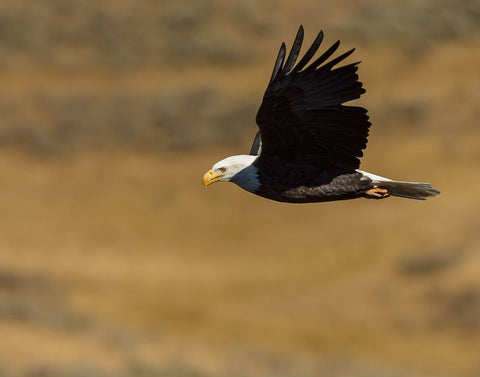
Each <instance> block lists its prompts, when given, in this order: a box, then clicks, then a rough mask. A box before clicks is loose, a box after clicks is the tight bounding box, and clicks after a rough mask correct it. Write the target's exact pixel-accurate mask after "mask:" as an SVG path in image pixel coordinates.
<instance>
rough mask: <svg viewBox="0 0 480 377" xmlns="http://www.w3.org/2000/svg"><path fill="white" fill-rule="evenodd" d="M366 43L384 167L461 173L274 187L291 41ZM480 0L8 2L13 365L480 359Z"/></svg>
mask: <svg viewBox="0 0 480 377" xmlns="http://www.w3.org/2000/svg"><path fill="white" fill-rule="evenodd" d="M300 23H302V24H303V25H304V27H305V29H306V40H307V43H308V42H309V41H310V40H313V38H314V36H315V34H316V32H317V31H318V30H319V29H320V28H323V29H324V30H325V32H326V39H327V43H330V42H334V41H335V40H336V38H341V39H342V42H343V45H342V46H343V48H344V49H347V48H351V47H354V46H356V47H357V51H356V52H355V55H354V58H352V59H358V60H362V64H361V67H360V77H361V80H362V81H363V82H364V84H365V87H366V89H367V94H366V95H365V96H364V97H363V98H362V99H361V100H360V101H359V103H360V104H361V105H364V106H366V107H368V109H369V111H370V112H369V113H370V116H371V118H372V122H373V128H372V131H371V135H370V138H369V148H368V150H367V152H366V154H365V157H364V159H363V162H362V168H363V169H364V170H367V171H371V172H374V173H377V174H381V175H385V176H388V177H392V178H398V179H405V180H425V181H429V182H431V183H432V184H433V186H434V187H435V188H438V189H440V190H441V191H442V195H441V196H439V197H438V198H435V199H431V200H428V201H427V202H417V201H408V200H402V199H397V198H392V199H389V200H384V201H367V200H357V201H347V202H338V203H327V204H317V205H287V204H280V203H274V202H270V201H267V200H264V199H261V198H258V197H255V196H253V195H251V194H248V193H246V192H243V191H241V190H240V189H239V188H237V187H235V186H234V185H232V184H230V185H227V184H222V185H215V186H213V187H212V188H211V189H210V188H209V189H208V190H205V189H204V188H203V187H202V186H201V176H202V174H203V172H204V171H205V170H206V169H208V168H209V167H210V166H211V165H212V164H213V163H214V162H215V161H217V160H219V159H221V158H223V157H225V156H227V155H231V154H237V153H244V152H245V151H246V150H248V148H249V146H250V145H249V143H250V139H251V138H252V137H253V134H254V132H255V125H254V123H253V120H254V117H255V112H256V108H257V106H258V105H259V101H260V98H261V95H262V93H263V90H264V88H265V85H266V81H267V79H268V77H269V74H270V71H271V68H272V67H271V65H272V63H273V59H274V57H275V56H276V53H277V48H278V47H279V45H280V43H281V41H283V40H286V42H287V43H289V44H290V43H291V42H292V39H293V37H294V34H295V32H296V29H297V27H298V25H299V24H300ZM478 25H480V5H479V4H478V2H476V1H473V0H471V1H468V0H464V1H460V2H459V1H447V0H444V1H438V2H428V1H413V0H412V1H403V2H400V1H392V2H389V3H388V4H387V3H385V2H381V1H379V0H378V1H377V0H369V1H366V0H365V1H358V2H356V1H353V0H341V1H337V2H335V4H334V5H333V4H332V3H331V2H326V1H325V2H324V1H319V2H315V4H313V2H308V1H297V2H295V3H292V2H287V1H283V0H282V1H276V2H274V1H261V2H254V1H234V0H229V1H222V2H221V1H215V0H211V1H195V2H194V1H162V2H156V1H153V0H152V1H142V2H138V1H133V0H131V1H127V0H122V1H113V0H112V1H104V2H94V1H80V0H75V1H62V0H55V1H54V0H49V1H43V2H37V1H33V0H31V1H27V0H22V1H18V0H17V1H13V0H10V1H7V0H5V1H2V2H0V144H1V145H2V148H1V150H0V175H1V176H2V177H3V179H2V184H1V185H0V194H1V195H0V198H1V199H0V213H1V216H0V235H1V236H0V376H9V377H10V376H15V377H16V376H31V377H40V376H72V377H83V376H92V377H104V376H120V377H122V376H140V377H142V376H173V377H177V376H179V377H203V376H213V377H222V376H229V377H230V376H233V377H257V376H258V377H260V376H262V377H263V376H269V377H270V376H276V377H277V376H278V377H310V376H326V377H351V376H352V377H377V376H378V377H410V376H422V377H423V376H432V377H443V376H456V377H457V376H458V377H476V376H478V375H480V358H479V354H480V353H479V350H480V287H479V284H480V277H479V276H480V275H479V271H480V255H479V250H480V231H479V229H480V199H479V198H478V191H479V188H480V175H479V169H480V149H479V146H478V145H479V142H480V128H479V127H478V118H479V115H480V110H479V109H480V107H479V103H480V92H479V88H480V75H479V67H480V26H478Z"/></svg>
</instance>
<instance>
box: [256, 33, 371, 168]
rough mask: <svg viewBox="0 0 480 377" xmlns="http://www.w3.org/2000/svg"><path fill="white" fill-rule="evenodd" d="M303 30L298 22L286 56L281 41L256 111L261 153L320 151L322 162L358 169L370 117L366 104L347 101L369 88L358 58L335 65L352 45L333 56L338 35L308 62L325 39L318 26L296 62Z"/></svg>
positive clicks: (311, 153) (265, 155) (299, 155)
mask: <svg viewBox="0 0 480 377" xmlns="http://www.w3.org/2000/svg"><path fill="white" fill-rule="evenodd" d="M303 34H304V32H303V27H301V26H300V28H299V30H298V32H297V36H296V38H295V41H294V43H293V46H292V49H291V51H290V53H289V55H288V57H287V59H286V61H285V55H286V46H285V44H284V43H283V44H282V47H281V48H280V52H279V54H278V57H277V60H276V61H275V65H274V69H273V73H272V77H271V80H270V82H269V85H268V87H267V90H266V92H265V95H264V98H263V102H262V105H261V106H260V109H259V111H258V114H257V118H256V120H257V124H258V126H259V128H260V133H261V139H262V154H261V158H262V159H265V158H269V157H271V156H272V155H282V156H284V157H288V156H294V157H295V159H296V161H299V160H301V158H302V155H304V156H305V159H308V160H309V161H312V156H318V160H319V161H320V160H321V161H322V163H325V162H326V161H327V163H328V164H330V165H331V166H335V167H341V168H347V169H357V168H358V167H359V166H360V160H359V157H361V156H362V155H363V152H362V150H363V149H365V148H366V145H367V137H368V130H369V127H370V122H369V121H368V115H367V110H365V109H364V108H361V107H357V106H345V105H344V103H345V102H348V101H351V100H354V99H357V98H359V97H360V96H361V95H362V94H363V93H364V92H365V89H363V88H362V83H361V82H360V81H358V75H357V69H358V64H359V63H358V62H357V63H351V64H348V65H344V66H341V67H338V68H336V67H335V66H336V65H337V64H339V63H340V62H342V61H343V60H345V59H346V58H347V57H348V56H350V55H351V54H352V53H353V51H354V49H352V50H349V51H347V52H345V53H343V54H341V55H339V56H338V57H336V58H334V59H331V60H330V61H329V59H330V57H331V56H332V55H333V54H334V53H335V51H336V50H337V49H338V47H339V46H340V42H338V41H337V42H336V43H334V44H333V45H332V46H331V47H330V48H328V49H327V50H326V51H325V52H324V53H323V54H321V56H320V57H318V58H317V59H315V60H314V61H313V62H312V63H310V65H308V64H309V62H310V61H311V60H312V58H313V57H314V55H315V53H316V52H317V51H318V48H319V47H320V45H321V42H322V41H323V32H320V33H319V34H318V35H317V37H316V38H315V40H314V42H313V43H312V45H311V46H310V48H309V49H308V50H307V52H306V53H305V55H304V56H303V57H302V58H301V59H300V61H299V63H298V64H297V65H296V66H295V62H296V60H297V58H298V56H299V53H300V48H301V45H302V42H303ZM284 62H285V64H284ZM307 65H308V66H307ZM305 67H306V68H305Z"/></svg>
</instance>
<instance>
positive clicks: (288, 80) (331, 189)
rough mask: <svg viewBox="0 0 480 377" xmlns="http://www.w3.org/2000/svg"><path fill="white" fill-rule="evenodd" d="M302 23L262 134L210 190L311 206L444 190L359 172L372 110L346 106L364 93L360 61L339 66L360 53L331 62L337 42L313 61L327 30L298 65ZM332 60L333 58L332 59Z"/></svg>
mask: <svg viewBox="0 0 480 377" xmlns="http://www.w3.org/2000/svg"><path fill="white" fill-rule="evenodd" d="M303 34H304V33H303V27H302V26H300V28H299V29H298V32H297V36H296V38H295V41H294V42H293V45H292V48H291V50H290V53H289V54H288V56H286V52H287V49H286V46H285V43H283V44H282V46H281V47H280V51H279V53H278V56H277V59H276V61H275V64H274V68H273V72H272V76H271V78H270V81H269V83H268V86H267V89H266V91H265V94H264V97H263V102H262V104H261V106H260V109H259V110H258V113H257V117H256V121H257V125H258V127H259V129H260V130H259V131H258V133H257V135H256V137H255V140H254V142H253V145H252V148H251V150H250V154H249V155H238V156H231V157H228V158H226V159H223V160H221V161H219V162H217V163H216V164H214V165H213V167H212V169H210V170H209V171H208V172H207V173H205V175H204V176H203V183H204V184H205V186H208V185H210V184H212V183H214V182H221V181H227V182H228V181H230V182H233V183H236V184H237V185H238V186H240V187H242V188H243V189H245V190H247V191H250V192H252V193H254V194H256V195H260V196H263V197H265V198H268V199H272V200H276V201H280V202H290V203H309V202H325V201H333V200H344V199H355V198H360V197H364V198H373V199H383V198H387V197H389V196H391V195H392V196H400V197H405V198H410V199H420V200H424V199H426V198H427V197H429V196H436V195H438V194H439V193H440V192H439V191H437V190H435V189H433V188H432V187H431V186H430V184H428V183H420V182H403V181H394V180H391V179H388V178H384V177H380V176H378V175H375V174H371V173H367V172H364V171H362V170H359V167H360V160H359V158H360V157H362V156H363V149H365V148H366V146H367V137H368V130H369V128H370V125H371V123H370V122H369V121H368V115H367V110H366V109H364V108H362V107H358V106H346V105H344V103H346V102H348V101H351V100H354V99H357V98H359V97H360V96H361V95H362V94H363V93H365V89H363V88H362V83H361V82H360V81H358V75H357V69H358V64H359V63H358V62H356V63H351V64H347V65H343V66H340V67H337V65H338V64H339V63H340V62H342V61H343V60H344V59H345V58H347V57H348V56H350V55H351V54H352V53H353V51H354V50H350V51H347V52H346V53H344V54H341V55H339V56H338V57H336V58H333V59H330V58H331V57H332V55H333V54H334V53H335V52H336V50H337V49H338V47H339V46H340V42H339V41H337V42H336V43H334V44H333V45H332V46H331V47H330V48H329V49H327V50H326V51H325V52H324V53H323V54H321V55H320V56H319V57H318V58H316V59H315V60H313V61H312V59H313V57H314V56H315V54H316V53H317V51H318V49H319V47H320V45H321V43H322V40H323V32H320V33H319V34H318V35H317V37H316V38H315V40H314V41H313V43H312V45H311V46H310V48H309V49H308V50H307V52H306V53H305V54H304V55H303V57H302V58H301V59H300V61H299V62H298V63H297V64H296V65H295V63H296V62H297V59H298V57H299V55H300V49H301V46H302V42H303ZM329 59H330V60H329Z"/></svg>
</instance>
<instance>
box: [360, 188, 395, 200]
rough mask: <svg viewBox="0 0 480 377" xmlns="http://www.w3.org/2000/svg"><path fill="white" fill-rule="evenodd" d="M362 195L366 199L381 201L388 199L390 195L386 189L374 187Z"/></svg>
mask: <svg viewBox="0 0 480 377" xmlns="http://www.w3.org/2000/svg"><path fill="white" fill-rule="evenodd" d="M364 195H365V197H366V198H367V199H383V198H388V197H389V196H390V193H389V192H388V190H387V189H384V188H380V187H375V188H372V189H370V190H367V191H365V192H364Z"/></svg>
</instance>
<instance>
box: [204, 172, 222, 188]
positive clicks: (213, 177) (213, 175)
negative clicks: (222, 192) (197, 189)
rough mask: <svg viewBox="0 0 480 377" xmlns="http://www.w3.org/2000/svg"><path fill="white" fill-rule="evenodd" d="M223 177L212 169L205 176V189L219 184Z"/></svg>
mask: <svg viewBox="0 0 480 377" xmlns="http://www.w3.org/2000/svg"><path fill="white" fill-rule="evenodd" d="M222 177H223V174H222V173H220V172H218V171H215V170H213V169H210V170H209V171H207V172H206V173H205V175H204V176H203V184H204V185H205V187H207V186H208V185H211V184H212V183H215V182H217V181H218V180H219V179H220V178H222Z"/></svg>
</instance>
